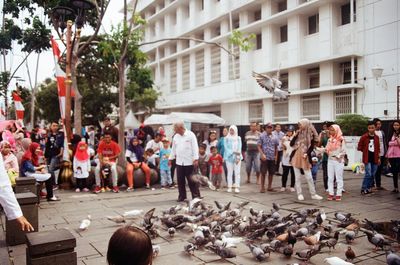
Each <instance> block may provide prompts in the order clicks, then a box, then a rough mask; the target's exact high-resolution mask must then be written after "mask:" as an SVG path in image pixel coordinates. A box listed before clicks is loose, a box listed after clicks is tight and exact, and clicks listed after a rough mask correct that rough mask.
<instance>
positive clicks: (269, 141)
mask: <svg viewBox="0 0 400 265" xmlns="http://www.w3.org/2000/svg"><path fill="white" fill-rule="evenodd" d="M258 145H261V149H262V152H263V153H264V155H265V156H266V157H267V160H275V149H276V148H277V147H278V146H279V139H278V138H277V137H275V136H274V135H272V134H271V135H267V133H266V132H263V133H262V134H261V136H260V139H259V140H258Z"/></svg>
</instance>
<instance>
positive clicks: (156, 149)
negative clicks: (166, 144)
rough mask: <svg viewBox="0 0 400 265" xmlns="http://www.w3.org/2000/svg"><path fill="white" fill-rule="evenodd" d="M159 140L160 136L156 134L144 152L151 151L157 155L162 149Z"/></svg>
mask: <svg viewBox="0 0 400 265" xmlns="http://www.w3.org/2000/svg"><path fill="white" fill-rule="evenodd" d="M161 138H162V134H161V133H159V132H157V133H156V135H155V136H154V139H152V140H150V141H148V143H147V144H146V148H145V149H144V150H145V151H147V150H148V149H153V151H154V154H156V155H158V154H159V153H160V149H161V148H162V142H161V140H162V139H161Z"/></svg>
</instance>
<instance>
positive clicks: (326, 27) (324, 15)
mask: <svg viewBox="0 0 400 265" xmlns="http://www.w3.org/2000/svg"><path fill="white" fill-rule="evenodd" d="M333 13H334V8H333V5H332V4H326V5H323V6H321V7H320V8H319V47H318V49H316V50H317V51H318V52H319V56H320V57H322V58H325V57H329V56H331V55H332V52H333V47H332V43H333V40H332V38H333V23H334V15H333Z"/></svg>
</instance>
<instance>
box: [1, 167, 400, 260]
mask: <svg viewBox="0 0 400 265" xmlns="http://www.w3.org/2000/svg"><path fill="white" fill-rule="evenodd" d="M318 177H319V181H318V183H317V190H318V191H319V193H320V194H323V193H324V192H323V184H322V180H321V179H322V172H321V171H320V172H319V175H318ZM254 178H255V177H253V183H252V184H243V185H242V188H241V192H240V194H228V193H227V192H222V191H220V192H216V191H211V190H208V189H202V191H201V192H202V196H204V200H205V201H206V202H207V203H210V204H213V201H214V200H219V201H221V202H228V201H232V203H233V204H236V203H238V202H242V201H250V204H249V205H247V206H246V208H245V210H244V212H243V214H245V215H249V211H248V209H249V208H250V207H253V208H255V209H257V210H261V209H265V210H267V211H269V210H270V209H271V208H272V207H271V205H272V202H279V204H280V205H281V207H282V210H281V213H282V215H285V214H287V213H289V212H292V211H293V210H298V209H302V208H312V207H318V208H322V209H324V210H325V212H326V213H327V215H328V219H333V213H334V212H336V211H345V212H351V213H353V216H354V217H355V218H357V219H359V220H363V219H364V218H368V219H370V220H373V221H389V220H391V219H400V211H399V204H400V201H399V200H396V197H397V196H396V195H393V194H391V193H390V191H379V192H377V193H376V194H374V195H372V196H368V197H361V196H360V194H359V192H360V183H361V179H362V176H361V175H356V174H353V173H351V172H346V173H345V177H344V179H345V189H346V191H347V193H345V194H344V198H343V200H342V201H341V202H335V201H333V202H328V201H326V200H323V201H312V200H310V198H309V194H308V192H307V189H305V192H304V195H305V197H306V200H305V201H304V202H298V201H297V200H296V196H295V193H290V192H269V193H265V194H260V193H259V192H258V190H259V188H258V187H257V186H256V184H254ZM280 178H281V177H279V176H275V177H274V185H273V186H274V187H276V188H278V187H279V186H280ZM243 179H244V177H243V178H242V180H243ZM382 182H383V184H382V186H384V187H387V188H388V189H389V188H392V185H393V184H392V179H391V178H387V177H383V180H382ZM57 194H58V195H59V196H60V198H61V200H62V201H61V202H57V203H48V202H45V201H42V202H41V204H40V208H39V230H40V231H48V230H56V229H62V228H66V229H69V230H70V231H71V232H72V233H73V234H74V235H75V237H76V239H77V247H76V251H77V254H78V264H79V265H99V264H107V263H106V260H105V256H106V253H107V245H108V241H109V239H110V236H111V234H112V233H113V232H114V231H115V230H116V229H117V228H118V227H119V225H117V224H115V223H113V222H111V221H109V220H107V219H106V216H107V215H111V216H113V215H118V214H122V213H123V212H125V211H127V210H133V209H143V210H144V211H147V210H149V209H151V208H153V207H156V215H161V210H162V209H166V208H168V207H169V206H172V205H175V204H176V199H177V189H171V190H161V189H159V188H158V187H157V188H156V189H155V190H145V189H137V190H135V191H134V192H132V193H127V192H120V193H118V194H114V193H103V194H99V195H95V194H92V193H75V192H73V191H57ZM233 204H232V205H233ZM88 214H90V215H91V217H92V224H91V226H90V227H89V229H88V230H87V231H82V232H81V231H78V229H77V228H78V226H79V222H80V220H82V219H84V218H85V217H86V216H87V215H88ZM135 223H136V224H139V223H140V218H138V219H136V220H135ZM4 229H5V228H4V216H3V217H2V230H1V233H0V264H1V265H11V264H15V265H25V264H26V262H25V248H26V246H25V245H19V246H15V247H7V246H6V245H5V233H4ZM159 230H160V232H161V236H160V237H158V238H156V239H155V240H153V243H154V244H159V245H160V247H161V251H160V254H159V256H158V257H157V258H156V259H155V260H154V264H156V265H158V264H163V265H168V264H258V263H259V262H257V261H256V260H255V259H254V258H253V257H252V255H251V253H250V251H249V249H248V247H247V246H245V245H244V244H239V245H238V247H237V249H235V251H236V253H237V257H236V258H232V259H228V260H226V261H224V260H221V259H219V257H218V256H216V255H215V254H213V253H211V252H210V251H208V250H198V251H195V253H194V256H189V255H187V254H186V253H184V252H183V246H184V245H185V244H186V243H187V239H188V238H190V237H191V235H192V234H191V233H190V232H189V231H187V230H183V231H180V232H178V233H177V234H176V236H175V237H173V238H171V237H169V235H168V233H167V231H166V230H165V229H163V228H161V227H160V229H159ZM394 246H395V247H396V251H397V252H399V248H398V245H396V244H395V245H394ZM304 248H306V246H305V245H304V243H303V242H302V241H300V242H299V241H298V243H296V245H295V247H294V250H295V252H296V251H298V250H301V249H304ZM352 248H353V250H354V251H355V253H356V255H357V258H356V259H355V260H354V261H353V262H354V263H355V264H363V265H367V264H371V265H372V264H373V265H379V264H386V262H385V260H386V257H385V253H384V252H383V251H374V248H373V246H372V245H371V244H370V243H369V242H368V241H367V238H366V236H365V235H364V233H362V232H360V233H359V234H358V237H357V238H356V240H355V242H354V243H353V244H352ZM346 249H347V245H346V243H345V241H344V238H343V236H341V237H340V238H339V243H338V245H337V246H336V249H334V250H332V251H331V252H329V250H328V249H327V248H326V249H325V248H324V249H323V251H322V253H321V254H319V255H316V256H314V257H312V258H311V262H310V264H323V259H324V258H326V257H328V256H338V257H340V258H343V259H344V258H345V255H344V252H345V250H346ZM300 262H301V261H300V260H299V259H297V258H295V256H292V258H290V259H287V258H284V257H283V255H281V254H276V253H272V254H271V257H270V258H269V259H267V260H266V261H264V262H263V263H269V264H294V263H300Z"/></svg>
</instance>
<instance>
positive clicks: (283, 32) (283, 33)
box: [280, 25, 288, 43]
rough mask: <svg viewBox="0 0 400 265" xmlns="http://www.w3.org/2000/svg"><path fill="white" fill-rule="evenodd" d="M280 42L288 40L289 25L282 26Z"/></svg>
mask: <svg viewBox="0 0 400 265" xmlns="http://www.w3.org/2000/svg"><path fill="white" fill-rule="evenodd" d="M280 33H281V34H280V37H281V39H280V42H281V43H282V42H287V40H288V34H287V25H285V26H282V27H280Z"/></svg>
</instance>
